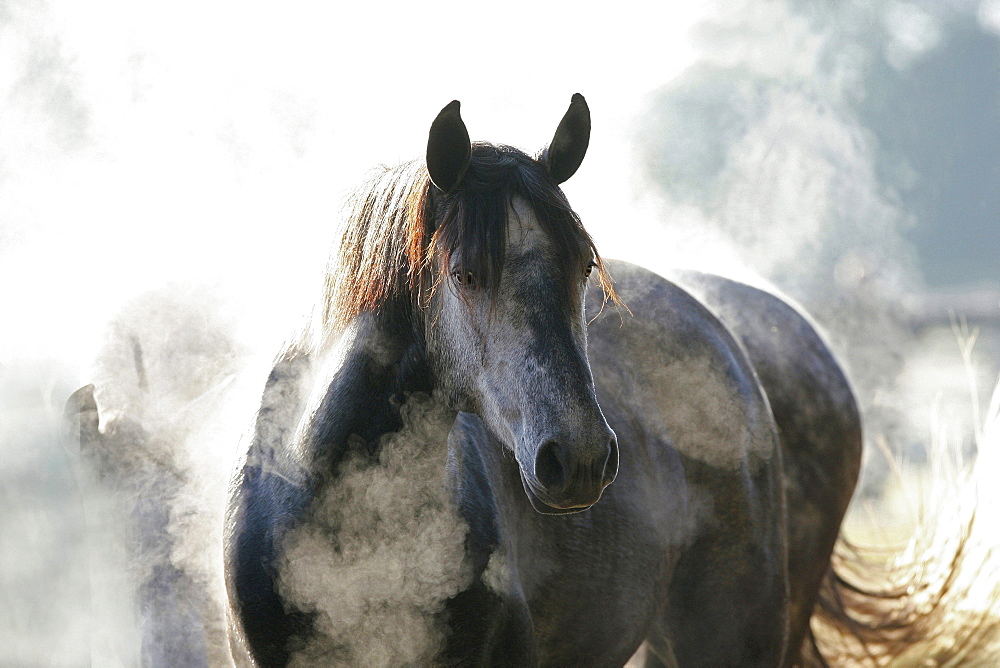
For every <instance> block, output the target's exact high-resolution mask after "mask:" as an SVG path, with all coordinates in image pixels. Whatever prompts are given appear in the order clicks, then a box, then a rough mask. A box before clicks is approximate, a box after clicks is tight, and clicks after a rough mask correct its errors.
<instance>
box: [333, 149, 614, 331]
mask: <svg viewBox="0 0 1000 668" xmlns="http://www.w3.org/2000/svg"><path fill="white" fill-rule="evenodd" d="M515 198H521V199H522V200H524V201H525V202H526V203H527V204H528V206H530V207H531V208H532V210H533V211H534V213H535V214H536V217H537V219H538V221H539V224H540V227H541V229H542V231H543V232H544V233H545V234H546V236H547V237H548V238H549V239H550V241H551V243H552V248H553V252H554V254H555V256H556V257H557V258H558V259H559V260H560V261H562V262H565V263H567V265H569V266H575V265H577V264H579V263H581V262H582V261H583V257H582V255H583V254H584V253H592V254H593V257H594V260H595V262H596V263H597V267H598V275H599V280H600V284H601V287H602V288H603V289H604V292H605V294H606V295H607V297H608V298H609V299H611V300H614V301H617V298H616V295H615V293H614V289H613V287H612V285H611V280H610V276H609V275H608V274H607V272H606V270H605V268H604V264H603V262H602V261H601V257H600V255H599V254H598V252H597V248H596V247H595V245H594V243H593V240H592V239H591V238H590V235H589V234H588V233H587V231H586V230H585V229H584V227H583V224H582V223H581V221H580V218H579V216H577V214H576V212H575V211H573V209H572V207H570V205H569V202H568V201H567V199H566V197H565V195H564V194H563V192H562V190H561V189H560V188H559V187H558V185H556V184H555V183H554V182H553V181H552V179H551V177H550V176H549V175H548V173H547V171H546V169H545V167H544V166H543V165H542V164H541V163H540V162H538V161H537V160H535V159H533V158H531V157H530V156H528V155H527V154H525V153H523V152H521V151H519V150H518V149H515V148H512V147H509V146H503V145H493V144H487V143H478V142H477V143H475V144H473V146H472V159H471V161H470V164H469V168H468V170H467V171H466V174H465V177H464V178H463V180H462V183H461V185H460V186H459V187H458V188H457V189H456V190H455V191H453V192H451V193H448V194H443V193H441V192H440V191H437V190H436V189H435V188H434V186H433V185H432V184H431V182H430V178H429V176H428V174H427V170H426V168H425V167H424V166H423V164H422V163H421V162H419V161H415V162H410V163H404V164H402V165H399V166H396V167H393V168H388V167H382V168H380V169H379V170H377V171H376V172H374V173H373V174H372V176H371V177H370V178H369V179H368V180H367V182H366V183H365V184H363V185H362V187H361V188H359V189H358V190H357V191H355V193H354V195H353V196H352V197H351V198H350V200H349V201H348V207H349V213H348V216H347V218H346V220H345V227H344V230H343V233H342V236H341V238H340V243H339V245H338V247H337V249H336V251H335V253H334V256H333V258H332V260H331V262H330V266H329V268H328V271H327V275H326V281H325V291H324V309H323V324H324V329H326V330H327V331H337V330H340V329H342V328H343V327H344V326H346V325H347V323H349V322H350V321H351V320H352V319H353V318H354V317H356V316H357V315H359V314H360V313H363V312H367V311H377V310H379V309H380V308H381V307H383V306H384V305H385V304H386V303H387V302H389V301H390V300H394V299H397V298H404V297H405V298H407V299H408V301H409V302H410V304H411V305H413V306H414V307H421V306H422V305H423V304H425V303H426V300H422V299H421V296H422V295H423V296H426V295H429V294H433V292H434V290H436V289H437V287H438V286H439V285H440V283H441V281H442V280H443V278H444V277H447V275H448V273H449V272H450V271H452V270H455V271H460V272H462V273H463V274H464V273H471V274H472V275H473V276H474V277H475V281H476V286H477V289H483V290H488V291H493V290H495V289H496V287H497V286H498V285H499V281H500V277H501V273H502V270H503V265H504V258H505V254H506V243H507V227H508V224H509V215H508V214H509V211H510V210H511V207H512V204H513V200H514V199H515ZM435 257H438V258H439V260H438V261H437V262H435V260H434V258H435Z"/></svg>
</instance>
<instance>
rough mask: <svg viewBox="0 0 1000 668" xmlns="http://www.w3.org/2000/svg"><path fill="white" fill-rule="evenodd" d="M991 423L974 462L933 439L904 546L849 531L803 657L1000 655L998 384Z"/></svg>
mask: <svg viewBox="0 0 1000 668" xmlns="http://www.w3.org/2000/svg"><path fill="white" fill-rule="evenodd" d="M985 424H986V427H985V428H984V430H983V432H982V433H981V434H980V435H979V438H978V439H977V440H978V443H979V452H978V456H977V458H976V460H975V462H974V464H972V465H971V466H969V467H962V466H956V462H955V460H954V459H953V458H949V455H948V454H947V453H946V452H944V449H943V448H940V447H932V452H931V457H932V461H931V465H930V471H931V475H930V479H931V481H932V482H931V483H930V484H929V485H924V486H921V487H920V489H919V494H920V496H919V497H918V498H919V500H920V501H919V505H918V508H919V510H920V512H918V515H917V518H916V526H915V529H914V531H913V534H912V536H911V537H910V538H909V540H908V541H906V543H905V544H904V545H903V546H902V549H901V550H900V549H898V547H897V549H892V548H887V547H877V546H862V545H860V544H857V543H855V542H852V541H851V540H849V539H848V538H846V537H845V535H844V533H843V530H842V531H841V534H840V536H839V537H838V540H837V544H836V546H835V548H834V553H833V556H832V558H831V562H830V567H829V569H828V570H827V573H826V576H825V577H824V580H823V583H822V586H821V589H820V594H819V599H818V602H817V605H816V607H815V609H814V611H813V616H812V620H811V633H810V637H809V638H807V640H806V642H805V643H804V647H803V650H802V653H801V655H802V658H801V661H800V665H803V666H827V665H835V666H842V665H850V666H885V665H889V664H892V665H921V666H945V665H950V666H956V665H997V663H998V662H1000V541H998V540H997V533H996V527H997V526H1000V485H997V483H996V481H995V472H996V471H997V470H998V465H1000V461H998V460H1000V386H998V387H997V391H996V392H995V393H994V397H993V401H992V406H991V410H990V414H989V417H988V419H987V420H986V422H985ZM958 464H960V462H958ZM900 475H901V473H899V472H898V467H897V477H899V476H900ZM900 482H902V479H901V478H900Z"/></svg>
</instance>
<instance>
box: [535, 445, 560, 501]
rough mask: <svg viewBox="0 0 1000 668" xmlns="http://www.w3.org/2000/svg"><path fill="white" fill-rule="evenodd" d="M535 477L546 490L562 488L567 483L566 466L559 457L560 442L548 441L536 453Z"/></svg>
mask: <svg viewBox="0 0 1000 668" xmlns="http://www.w3.org/2000/svg"><path fill="white" fill-rule="evenodd" d="M535 478H536V479H537V480H538V482H539V483H541V485H542V487H544V488H545V489H546V490H549V491H553V490H559V489H562V487H563V486H564V485H565V484H566V468H565V467H564V466H563V463H562V461H561V460H560V458H559V444H558V443H556V442H555V441H547V442H545V443H544V444H542V447H540V448H538V454H537V455H535Z"/></svg>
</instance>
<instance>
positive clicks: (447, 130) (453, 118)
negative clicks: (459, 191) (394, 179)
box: [427, 100, 472, 193]
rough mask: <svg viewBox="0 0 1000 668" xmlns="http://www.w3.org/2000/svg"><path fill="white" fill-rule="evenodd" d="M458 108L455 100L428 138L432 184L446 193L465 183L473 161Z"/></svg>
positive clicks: (428, 162) (470, 147) (428, 170)
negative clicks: (464, 180) (466, 174)
mask: <svg viewBox="0 0 1000 668" xmlns="http://www.w3.org/2000/svg"><path fill="white" fill-rule="evenodd" d="M459 107H461V103H460V102H459V101H458V100H452V101H451V102H450V103H449V104H448V105H447V106H446V107H445V108H444V109H442V110H441V113H439V114H438V115H437V118H435V119H434V122H433V123H431V132H430V136H429V137H428V138H427V173H428V174H430V177H431V183H433V184H434V185H435V186H437V187H438V188H439V189H441V190H443V191H444V192H446V193H447V192H451V191H452V190H454V189H455V187H456V186H458V184H459V183H461V182H462V177H463V176H465V170H466V169H468V168H469V159H470V158H471V157H472V142H471V141H469V131H468V130H467V129H466V128H465V122H464V121H463V120H462V115H461V114H460V113H459Z"/></svg>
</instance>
